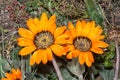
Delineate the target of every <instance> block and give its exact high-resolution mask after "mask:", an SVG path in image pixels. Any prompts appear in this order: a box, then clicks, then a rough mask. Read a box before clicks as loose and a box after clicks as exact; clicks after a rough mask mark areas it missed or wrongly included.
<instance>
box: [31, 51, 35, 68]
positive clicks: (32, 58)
mask: <svg viewBox="0 0 120 80" xmlns="http://www.w3.org/2000/svg"><path fill="white" fill-rule="evenodd" d="M35 62H36V51H35V52H34V53H33V55H32V56H31V57H30V65H31V66H32V65H34V64H35Z"/></svg>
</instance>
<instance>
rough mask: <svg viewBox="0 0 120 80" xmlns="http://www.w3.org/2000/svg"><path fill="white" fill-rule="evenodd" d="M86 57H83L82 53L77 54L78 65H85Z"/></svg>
mask: <svg viewBox="0 0 120 80" xmlns="http://www.w3.org/2000/svg"><path fill="white" fill-rule="evenodd" d="M85 58H86V57H85V55H84V53H82V52H80V54H79V58H78V59H79V63H80V64H81V65H83V64H84V63H85V60H86V59H85Z"/></svg>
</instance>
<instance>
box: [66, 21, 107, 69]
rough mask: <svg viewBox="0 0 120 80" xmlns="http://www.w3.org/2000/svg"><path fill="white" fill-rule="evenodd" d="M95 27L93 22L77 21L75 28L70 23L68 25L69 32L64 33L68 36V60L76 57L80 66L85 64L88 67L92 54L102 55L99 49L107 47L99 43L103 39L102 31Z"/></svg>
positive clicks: (92, 58) (92, 59)
mask: <svg viewBox="0 0 120 80" xmlns="http://www.w3.org/2000/svg"><path fill="white" fill-rule="evenodd" d="M95 26H96V25H95V22H94V21H91V22H86V21H84V20H82V21H81V22H80V21H77V23H76V27H74V25H73V24H72V23H71V22H69V23H68V28H69V31H66V33H68V34H69V35H70V38H69V40H68V42H69V45H67V47H68V48H69V53H68V55H67V58H68V59H72V58H76V57H78V59H79V63H80V64H81V65H83V64H84V63H86V65H87V66H88V67H90V66H91V65H92V63H93V62H94V57H93V54H92V53H93V52H94V53H96V54H103V50H102V49H101V48H105V47H107V46H108V44H106V43H105V42H103V41H101V40H102V39H103V38H104V37H105V36H104V35H101V34H102V31H103V30H102V29H101V27H100V26H96V27H95Z"/></svg>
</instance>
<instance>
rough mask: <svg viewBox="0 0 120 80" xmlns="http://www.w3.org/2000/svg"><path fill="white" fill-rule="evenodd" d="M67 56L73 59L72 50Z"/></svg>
mask: <svg viewBox="0 0 120 80" xmlns="http://www.w3.org/2000/svg"><path fill="white" fill-rule="evenodd" d="M66 58H67V59H72V58H73V57H72V51H71V52H69V53H68V54H67V56H66Z"/></svg>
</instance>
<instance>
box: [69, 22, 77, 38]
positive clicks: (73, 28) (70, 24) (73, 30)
mask: <svg viewBox="0 0 120 80" xmlns="http://www.w3.org/2000/svg"><path fill="white" fill-rule="evenodd" d="M68 28H69V30H70V32H71V33H72V35H73V36H74V37H76V36H77V34H76V32H77V31H76V30H75V27H74V25H73V24H72V23H71V22H69V23H68Z"/></svg>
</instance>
